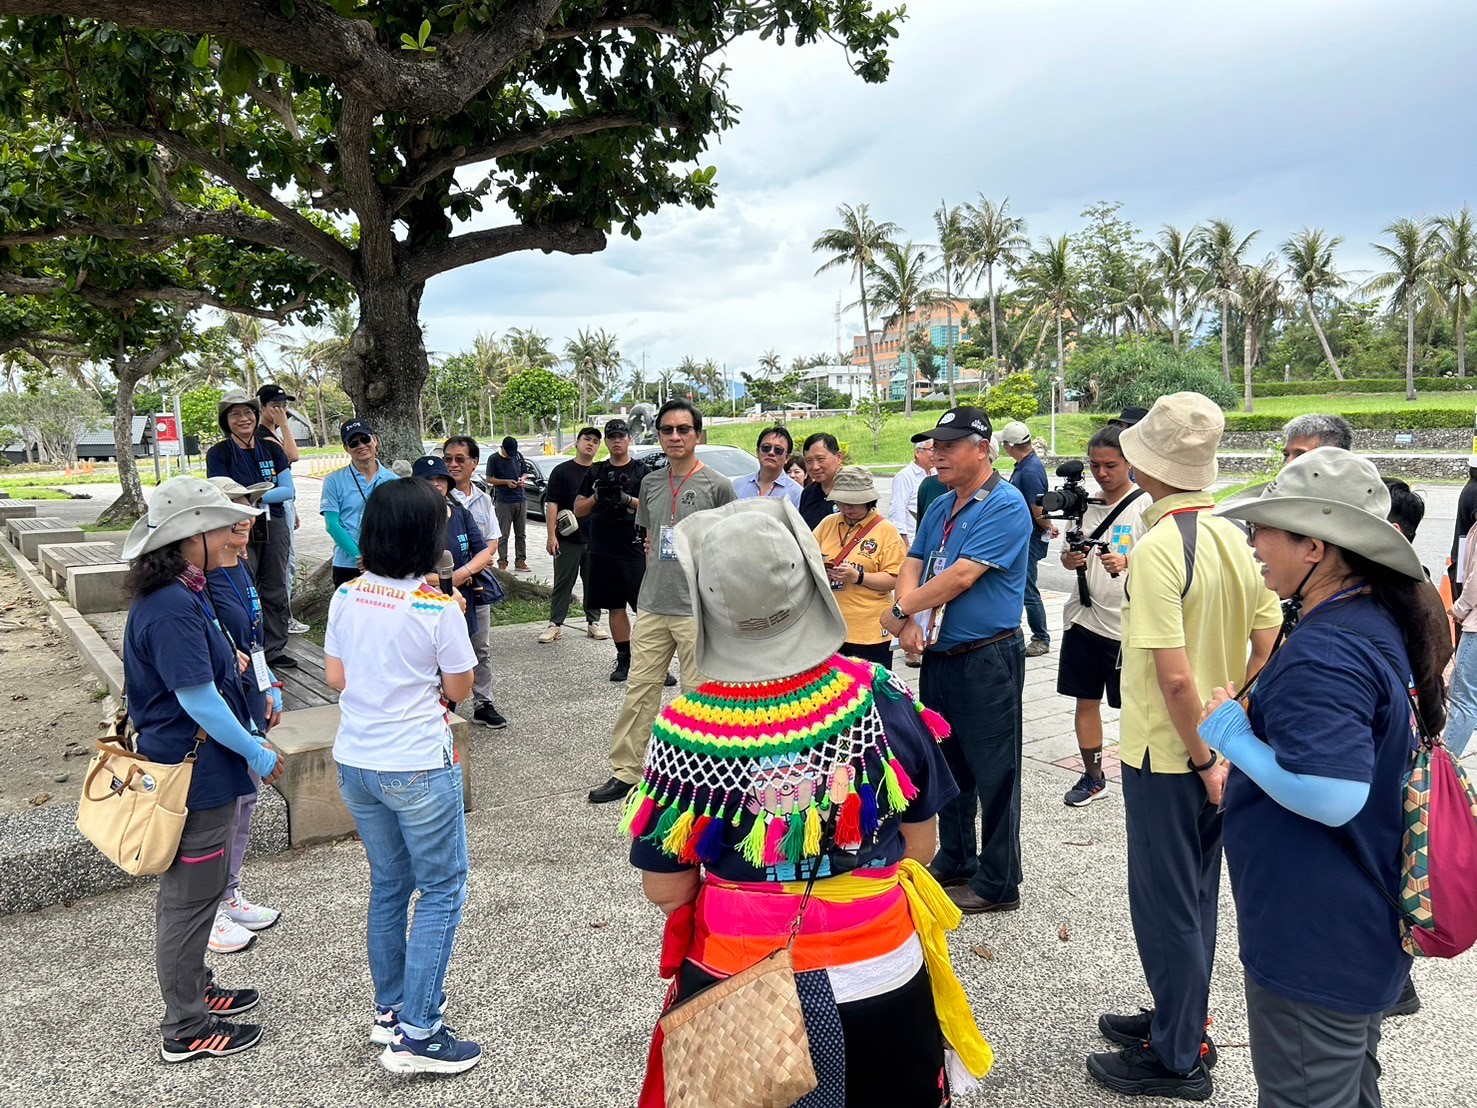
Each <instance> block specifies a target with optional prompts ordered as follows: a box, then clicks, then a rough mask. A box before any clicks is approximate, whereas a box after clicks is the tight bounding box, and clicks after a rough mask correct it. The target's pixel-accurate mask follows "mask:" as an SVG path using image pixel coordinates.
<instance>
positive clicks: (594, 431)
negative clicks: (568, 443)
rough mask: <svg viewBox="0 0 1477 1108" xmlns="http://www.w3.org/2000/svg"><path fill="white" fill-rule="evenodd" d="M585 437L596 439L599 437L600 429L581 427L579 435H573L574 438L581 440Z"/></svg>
mask: <svg viewBox="0 0 1477 1108" xmlns="http://www.w3.org/2000/svg"><path fill="white" fill-rule="evenodd" d="M586 435H594V436H595V437H596V438H597V439H598V438H599V437H600V428H598V427H581V428H580V429H579V434H577V435H575V436H574V437H575V438H577V439H582V438H584V437H585V436H586Z"/></svg>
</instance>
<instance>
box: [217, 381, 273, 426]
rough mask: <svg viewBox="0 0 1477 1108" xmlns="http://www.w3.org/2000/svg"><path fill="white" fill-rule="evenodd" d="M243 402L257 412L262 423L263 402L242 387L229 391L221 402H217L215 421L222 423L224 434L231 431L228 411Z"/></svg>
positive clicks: (259, 421)
mask: <svg viewBox="0 0 1477 1108" xmlns="http://www.w3.org/2000/svg"><path fill="white" fill-rule="evenodd" d="M241 404H245V405H246V406H247V407H248V408H250V409H251V410H252V411H253V412H255V413H256V421H257V423H261V421H262V402H261V401H260V400H258V399H257V398H256V397H254V396H252V395H251V394H250V393H248V392H242V391H241V390H240V389H236V390H235V391H233V392H228V393H226V395H225V396H223V397H221V398H220V402H219V403H217V404H216V406H215V421H216V423H218V424H220V429H221V433H222V434H226V435H229V434H230V433H231V426H230V424H228V423H227V422H226V413H227V412H229V411H230V410H231V409H232V408H234V407H237V406H238V405H241Z"/></svg>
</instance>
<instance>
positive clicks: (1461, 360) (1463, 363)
mask: <svg viewBox="0 0 1477 1108" xmlns="http://www.w3.org/2000/svg"><path fill="white" fill-rule="evenodd" d="M1466 292H1467V290H1466V288H1465V287H1463V288H1459V289H1457V290H1456V375H1457V376H1458V377H1465V376H1466V375H1467V305H1466Z"/></svg>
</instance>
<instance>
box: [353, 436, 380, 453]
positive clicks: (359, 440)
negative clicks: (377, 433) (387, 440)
mask: <svg viewBox="0 0 1477 1108" xmlns="http://www.w3.org/2000/svg"><path fill="white" fill-rule="evenodd" d="M373 441H374V440H373V439H367V438H365V437H364V436H363V435H355V436H354V437H353V438H352V439H350V440H349V441H348V443H347V445H348V447H349V449H350V450H353V449H354V448H355V447H359V446H368V445H369V444H370V443H371V442H373Z"/></svg>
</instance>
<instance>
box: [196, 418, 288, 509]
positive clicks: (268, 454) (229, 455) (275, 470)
mask: <svg viewBox="0 0 1477 1108" xmlns="http://www.w3.org/2000/svg"><path fill="white" fill-rule="evenodd" d="M291 468H292V465H291V463H289V462H288V460H287V455H286V454H285V453H283V450H282V447H281V446H279V445H278V444H277V440H276V439H274V438H272V437H271V436H270V435H268V436H266V437H264V438H263V437H258V438H257V439H256V440H255V442H254V443H253V444H252V448H251V449H250V450H242V449H241V447H240V446H238V445H237V444H236V440H235V439H230V438H228V439H222V440H221V441H220V442H218V443H216V444H215V445H214V446H212V447H211V448H210V449H209V450H207V451H206V452H205V475H206V476H207V477H229V478H230V479H231V480H233V481H235V482H236V483H237V484H238V485H240V486H241V487H242V488H250V487H251V486H252V485H255V484H257V483H258V482H260V481H271V482H272V483H273V484H276V482H277V475H278V474H279V473H286V472H287V471H288V470H290V469H291ZM266 506H267V507H269V508H270V509H271V515H272V518H273V519H281V518H282V512H283V508H282V505H281V504H270V505H266Z"/></svg>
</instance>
